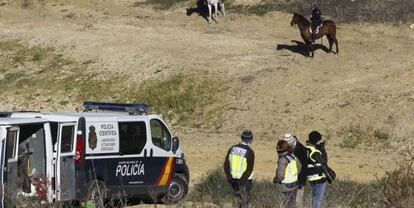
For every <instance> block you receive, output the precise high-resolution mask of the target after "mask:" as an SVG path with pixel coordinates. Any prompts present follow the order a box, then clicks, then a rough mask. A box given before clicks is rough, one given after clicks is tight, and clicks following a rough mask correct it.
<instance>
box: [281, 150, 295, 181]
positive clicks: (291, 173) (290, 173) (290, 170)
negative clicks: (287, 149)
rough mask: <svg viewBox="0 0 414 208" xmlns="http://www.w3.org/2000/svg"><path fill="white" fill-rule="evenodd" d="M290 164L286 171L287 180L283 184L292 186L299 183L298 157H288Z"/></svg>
mask: <svg viewBox="0 0 414 208" xmlns="http://www.w3.org/2000/svg"><path fill="white" fill-rule="evenodd" d="M286 159H287V160H288V164H287V166H286V169H285V178H284V179H283V181H281V183H283V184H291V183H296V182H297V181H298V165H297V163H296V157H295V156H293V155H286Z"/></svg>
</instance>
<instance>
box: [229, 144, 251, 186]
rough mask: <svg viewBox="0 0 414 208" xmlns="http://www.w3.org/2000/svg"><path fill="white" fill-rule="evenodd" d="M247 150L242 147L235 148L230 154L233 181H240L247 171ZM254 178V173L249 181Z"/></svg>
mask: <svg viewBox="0 0 414 208" xmlns="http://www.w3.org/2000/svg"><path fill="white" fill-rule="evenodd" d="M246 153H247V150H246V149H243V148H240V147H233V148H232V150H231V151H230V154H229V162H230V174H231V177H232V178H233V179H240V178H241V177H242V175H243V173H244V171H246V169H247V159H246V157H245V156H246ZM252 178H253V172H252V174H251V175H250V177H249V180H251V179H252Z"/></svg>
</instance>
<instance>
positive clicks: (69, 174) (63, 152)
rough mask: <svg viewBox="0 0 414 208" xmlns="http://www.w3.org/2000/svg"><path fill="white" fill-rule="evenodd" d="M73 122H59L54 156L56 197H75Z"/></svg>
mask: <svg viewBox="0 0 414 208" xmlns="http://www.w3.org/2000/svg"><path fill="white" fill-rule="evenodd" d="M75 125H76V124H75V123H59V127H58V128H59V131H58V140H57V144H56V145H57V151H56V152H57V158H56V166H55V168H56V170H55V171H56V198H57V200H58V201H66V200H71V199H74V198H75V194H76V193H75V168H76V167H75V158H74V156H75V136H76V130H75V129H76V128H75Z"/></svg>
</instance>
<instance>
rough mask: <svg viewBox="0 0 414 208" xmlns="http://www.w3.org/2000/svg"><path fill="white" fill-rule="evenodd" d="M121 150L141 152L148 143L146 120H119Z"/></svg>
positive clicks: (121, 151)
mask: <svg viewBox="0 0 414 208" xmlns="http://www.w3.org/2000/svg"><path fill="white" fill-rule="evenodd" d="M118 127H119V152H120V153H121V154H124V155H131V154H140V153H141V152H142V150H143V149H144V147H145V144H146V143H147V129H146V126H145V122H119V123H118Z"/></svg>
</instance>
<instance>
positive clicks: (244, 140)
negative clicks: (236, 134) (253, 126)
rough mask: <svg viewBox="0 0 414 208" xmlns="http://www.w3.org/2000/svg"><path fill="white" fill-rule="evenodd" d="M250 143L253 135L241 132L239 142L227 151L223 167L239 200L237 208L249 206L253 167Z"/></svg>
mask: <svg viewBox="0 0 414 208" xmlns="http://www.w3.org/2000/svg"><path fill="white" fill-rule="evenodd" d="M252 141H253V133H252V132H251V131H250V130H245V131H243V132H242V134H241V142H240V143H239V144H237V145H234V146H232V147H231V148H230V149H229V150H228V152H227V155H226V158H225V160H224V165H223V166H224V173H225V174H226V176H227V180H228V181H229V183H230V184H231V186H232V187H233V190H234V191H235V192H236V194H237V195H238V197H239V199H240V200H239V203H238V207H243V208H244V207H249V206H250V191H251V188H252V179H253V167H254V152H253V150H252V148H251V144H252Z"/></svg>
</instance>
